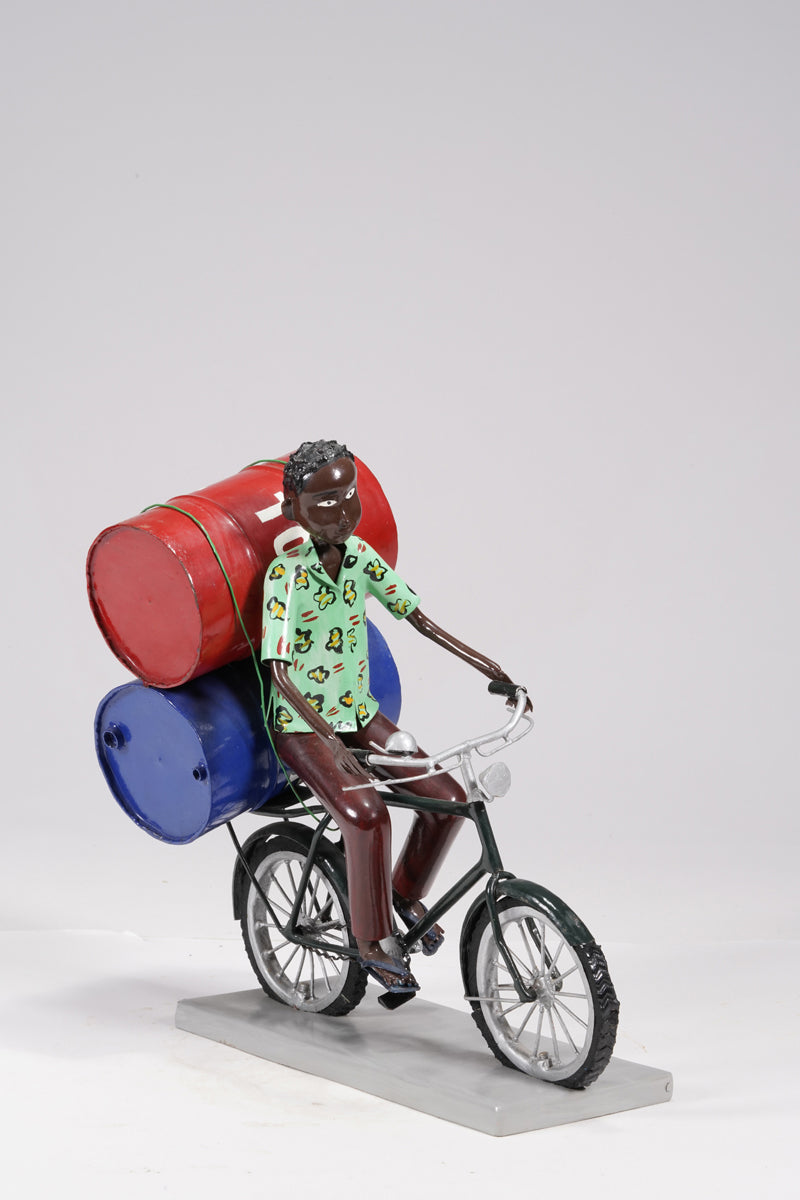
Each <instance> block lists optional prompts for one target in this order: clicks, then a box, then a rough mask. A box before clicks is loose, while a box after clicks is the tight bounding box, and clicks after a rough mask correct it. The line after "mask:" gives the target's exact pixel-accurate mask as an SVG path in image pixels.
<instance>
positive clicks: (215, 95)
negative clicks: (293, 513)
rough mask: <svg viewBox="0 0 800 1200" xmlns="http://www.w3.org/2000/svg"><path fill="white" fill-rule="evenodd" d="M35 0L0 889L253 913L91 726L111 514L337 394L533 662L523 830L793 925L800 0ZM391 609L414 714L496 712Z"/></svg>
mask: <svg viewBox="0 0 800 1200" xmlns="http://www.w3.org/2000/svg"><path fill="white" fill-rule="evenodd" d="M2 20H3V27H4V32H3V36H2V39H0V41H1V42H2V50H1V51H0V53H2V58H3V62H2V72H0V78H1V79H2V88H3V92H4V109H5V112H6V116H7V118H10V119H9V120H8V121H7V123H6V127H5V132H4V135H3V140H4V151H3V176H4V182H3V189H2V193H3V194H2V207H3V212H4V219H3V225H2V227H3V235H4V236H3V241H4V255H3V257H4V270H3V279H4V286H3V289H2V294H3V305H4V311H3V318H2V326H3V332H4V342H5V343H6V345H5V349H4V353H3V368H2V371H3V378H4V385H3V396H4V406H5V413H6V417H5V437H4V438H3V454H4V459H5V466H4V470H3V477H2V484H3V490H4V500H3V504H4V510H5V512H6V513H7V517H8V519H7V537H6V539H5V549H4V560H5V566H4V577H5V587H4V589H3V609H4V611H3V628H4V633H5V647H4V654H5V662H6V672H5V680H6V690H5V694H6V701H5V706H4V708H5V715H4V722H3V733H4V764H5V780H6V784H5V796H6V805H5V820H4V838H3V859H4V861H3V869H2V872H0V888H1V889H2V892H0V900H1V907H0V921H2V925H3V927H4V928H6V929H12V930H20V929H23V930H24V929H37V930H42V929H63V928H77V929H103V930H133V931H135V932H137V933H141V934H145V935H169V936H175V937H197V938H218V937H228V936H232V935H234V934H235V929H234V927H233V926H232V923H231V917H230V911H229V903H228V881H229V874H230V869H231V866H232V856H231V850H230V847H229V843H228V840H227V835H226V834H225V833H224V831H218V832H215V833H213V834H211V835H209V836H208V837H206V838H204V839H201V840H200V841H198V842H197V843H195V844H194V845H192V846H188V847H176V848H173V847H167V846H162V845H160V844H159V843H157V842H156V841H154V840H152V839H150V838H148V837H147V835H145V834H144V833H142V832H141V831H139V830H138V829H137V828H135V827H134V826H133V824H131V823H130V822H129V821H128V819H127V818H126V817H125V816H124V815H123V814H122V813H121V811H120V810H119V809H118V808H117V806H116V804H115V802H114V801H113V799H112V797H111V795H110V793H109V792H108V791H107V789H106V785H105V783H104V781H103V779H102V777H101V775H100V772H99V770H98V768H97V765H96V762H95V759H94V752H93V745H92V721H93V715H94V711H95V708H96V705H97V703H98V702H99V701H100V699H101V698H102V697H103V696H104V694H105V693H106V692H107V691H108V690H109V689H110V688H112V687H113V686H115V685H116V684H118V683H120V682H123V681H124V680H125V679H126V678H128V676H127V674H126V672H125V670H124V669H123V668H122V667H121V666H120V665H119V664H118V663H117V662H116V660H115V659H114V658H113V657H112V655H111V654H110V652H109V651H108V649H107V647H106V645H105V643H104V641H103V639H102V637H101V636H100V634H99V632H98V630H97V629H96V627H95V625H94V622H93V619H92V617H91V614H90V611H89V607H88V604H87V601H86V596H85V589H84V581H83V571H84V561H85V555H86V550H87V549H88V546H89V544H90V543H91V541H92V539H93V538H94V536H95V535H96V533H97V532H99V530H100V529H101V528H103V527H104V526H106V525H109V524H111V523H113V522H115V521H117V520H120V519H122V518H125V517H128V516H131V515H133V514H134V513H135V512H137V511H139V510H140V509H141V508H143V507H144V506H145V505H147V504H150V503H153V502H155V501H159V500H166V499H168V498H169V497H171V496H174V495H177V494H179V493H182V492H187V491H191V490H193V489H194V488H196V487H202V486H204V485H207V484H209V483H212V482H214V481H216V480H218V479H221V478H223V477H225V476H227V475H229V474H232V473H233V472H234V471H235V470H237V469H238V468H240V467H241V466H243V465H245V464H246V463H248V462H250V461H252V460H253V459H256V458H262V457H268V456H272V455H274V454H277V453H280V452H284V451H286V450H288V449H291V448H292V447H293V446H295V445H296V444H297V443H298V442H300V441H301V440H303V439H305V438H317V437H336V438H339V439H342V440H344V441H346V442H347V443H348V444H349V445H350V446H351V448H352V449H353V450H354V451H355V452H356V453H357V454H358V455H359V456H360V457H361V458H363V459H364V460H365V461H366V462H367V463H368V464H369V465H370V467H371V468H372V469H373V471H374V472H375V473H376V474H377V476H378V478H379V479H380V480H381V482H382V484H383V486H384V489H385V491H386V492H387V495H388V497H389V500H390V502H391V504H392V506H393V509H394V512H395V516H396V519H397V523H398V527H399V532H400V557H399V564H398V565H399V568H400V570H401V572H402V573H403V574H404V575H405V577H406V578H407V579H408V580H409V582H411V584H412V585H413V586H414V587H415V588H416V590H417V591H418V592H420V594H421V596H422V599H423V607H424V609H425V611H426V612H428V613H429V614H430V615H431V616H432V617H433V618H434V619H435V620H437V621H438V622H439V623H440V624H442V625H444V626H445V628H448V629H451V630H452V632H454V633H455V634H456V635H458V636H460V637H462V638H463V639H465V640H466V641H468V642H472V644H474V645H476V646H478V647H479V648H480V649H482V650H484V651H485V652H486V653H488V654H491V655H493V656H494V657H496V658H497V659H498V660H499V661H500V662H501V663H502V665H503V666H504V667H505V668H506V669H507V670H508V672H509V673H510V674H511V675H512V676H514V677H517V678H519V679H520V680H522V681H523V682H525V683H527V684H528V686H529V687H530V689H531V692H532V695H533V697H534V701H535V708H536V715H537V729H536V732H535V734H534V736H533V737H532V738H531V739H529V740H528V741H527V742H526V743H525V744H524V746H523V747H520V748H517V749H516V750H514V751H512V752H510V753H509V755H508V761H509V764H510V765H511V767H512V771H513V774H514V788H513V789H512V792H511V794H510V796H509V797H508V798H507V799H506V800H505V801H503V802H500V803H499V804H498V805H497V807H496V818H497V832H498V838H499V840H500V844H501V848H503V849H504V850H505V855H506V861H507V865H508V866H509V867H510V868H512V869H514V870H515V871H516V872H517V873H519V874H522V875H528V876H532V877H533V878H536V879H538V880H540V881H541V882H543V883H545V884H546V885H547V886H549V887H550V888H551V889H553V890H555V891H556V892H559V893H561V894H563V895H564V896H565V898H566V899H568V900H569V902H570V903H571V904H572V905H573V906H574V907H575V908H576V910H577V911H578V912H579V913H580V914H581V915H582V916H583V917H584V918H585V920H586V921H587V923H588V924H589V926H590V928H592V930H593V931H594V932H595V933H596V935H597V936H598V938H599V939H600V940H602V941H603V942H614V941H617V942H650V943H653V944H657V943H660V942H663V943H668V942H680V941H684V940H686V939H689V940H691V939H693V938H705V939H709V938H712V939H713V938H718V939H723V940H724V939H747V938H789V937H797V936H798V913H797V904H796V899H797V889H796V883H795V871H796V868H795V865H794V864H795V859H796V853H797V842H798V829H797V816H796V807H797V806H796V801H797V792H798V788H797V769H796V760H797V752H796V734H795V729H796V726H797V717H798V687H797V650H798V636H797V612H798V599H799V597H798V579H799V577H800V576H799V573H798V565H797V546H798V488H797V439H798V402H797V396H798V382H800V379H799V375H800V372H799V371H798V355H797V337H796V332H797V322H798V284H797V280H798V277H799V274H800V273H799V270H798V268H799V267H800V263H799V262H798V230H797V213H798V211H799V210H800V195H799V194H798V192H799V191H800V188H798V170H797V161H798V160H797V147H798V99H799V97H798V84H797V53H798V14H797V7H796V5H794V4H792V3H790V2H787V3H779V2H770V0H766V2H764V3H760V4H758V5H755V4H753V5H747V4H744V5H729V4H725V3H722V2H721V0H720V2H712V0H693V2H692V3H691V4H689V3H669V4H668V3H660V2H659V3H655V4H650V5H638V4H635V3H625V2H622V0H609V3H606V4H602V5H599V4H598V5H595V4H590V3H575V4H569V3H568V4H564V5H557V6H552V5H547V6H546V5H539V4H535V3H522V2H520V3H515V2H512V0H500V2H499V3H495V4H488V3H476V2H472V0H458V2H455V0H453V2H445V0H426V2H425V3H420V2H419V0H411V2H407V3H403V4H398V3H384V2H380V0H378V2H369V3H367V2H363V0H351V2H348V3H325V2H321V3H316V4H311V3H294V4H290V3H274V2H270V0H261V2H259V3H250V2H236V0H233V2H232V3H228V4H225V5H222V4H219V3H211V2H209V0H186V2H185V3H172V2H169V3H160V2H159V3H151V2H147V0H142V2H139V3H135V4H132V5H127V4H120V3H115V2H112V3H101V2H99V0H94V2H92V0H87V2H83V3H75V4H70V5H60V4H56V3H53V2H48V0H43V2H41V3H36V2H35V0H34V2H30V0H26V3H21V2H18V0H8V2H7V3H6V4H5V5H4V15H3V18H2ZM465 601H469V602H470V603H469V607H468V606H467V604H466V603H465ZM381 616H382V614H379V623H380V624H381V627H382V628H383V629H384V631H385V632H386V633H387V635H388V636H390V638H391V642H392V646H393V648H394V650H395V654H396V657H397V660H398V664H399V667H400V671H401V675H402V678H403V682H404V689H405V701H404V720H405V723H407V724H409V725H410V726H411V727H413V728H414V730H415V731H416V732H417V734H418V736H419V738H420V740H421V741H422V742H423V744H425V745H426V746H428V747H429V748H431V749H433V748H435V747H436V746H437V745H438V746H441V745H442V744H445V743H446V741H447V739H450V738H453V737H456V736H459V735H461V734H464V733H467V732H471V731H473V730H475V729H479V728H481V727H485V726H486V725H488V723H489V722H490V721H491V720H492V719H493V717H495V716H496V715H497V713H498V703H497V701H494V700H492V699H490V698H489V697H488V696H486V695H485V687H484V683H483V681H482V679H481V677H479V676H478V675H474V674H473V673H471V672H469V671H468V670H467V669H466V668H465V667H464V666H463V665H462V664H459V663H458V662H456V660H454V659H450V658H449V656H447V655H445V654H444V653H443V652H442V651H441V650H439V649H438V648H436V647H434V646H432V645H431V644H430V643H428V642H426V641H424V639H421V638H419V637H417V636H416V635H415V634H414V632H413V630H411V629H409V628H404V627H400V626H397V627H396V626H395V625H394V623H393V622H391V621H383V620H381V619H380V618H381ZM249 827H250V826H249V825H248V822H247V821H246V820H245V821H243V822H242V828H243V831H245V832H246V831H247V829H248V828H249ZM473 853H474V851H473V846H472V844H470V843H469V839H468V838H467V836H466V835H464V837H463V840H462V842H460V843H459V844H458V847H457V851H456V852H454V855H453V859H452V866H453V869H455V868H456V867H457V866H458V865H459V864H462V865H463V864H466V862H467V861H468V860H471V858H472V856H473ZM665 1065H669V1064H665Z"/></svg>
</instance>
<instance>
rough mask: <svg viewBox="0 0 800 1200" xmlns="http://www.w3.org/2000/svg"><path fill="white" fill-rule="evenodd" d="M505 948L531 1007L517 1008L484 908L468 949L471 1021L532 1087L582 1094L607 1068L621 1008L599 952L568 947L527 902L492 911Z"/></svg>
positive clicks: (561, 933)
mask: <svg viewBox="0 0 800 1200" xmlns="http://www.w3.org/2000/svg"><path fill="white" fill-rule="evenodd" d="M498 917H499V921H500V926H501V929H502V932H503V940H504V941H505V943H506V947H507V949H508V951H509V953H510V954H511V955H512V956H513V959H514V963H515V965H516V967H517V969H518V971H519V974H520V976H521V978H522V980H523V982H524V984H525V986H526V987H527V988H530V989H531V990H532V991H533V993H534V998H533V1000H531V1001H521V1000H520V998H519V996H518V995H517V991H516V988H515V986H514V983H513V980H512V977H511V972H510V971H509V969H508V967H507V966H506V963H505V961H504V959H503V954H502V952H501V949H500V946H499V945H498V941H497V938H496V937H495V933H494V929H493V928H492V924H491V921H490V918H489V910H488V908H486V907H485V908H484V909H483V911H482V913H481V914H480V916H479V917H478V920H477V922H476V924H475V928H474V930H473V933H472V937H471V939H470V943H469V946H468V948H467V955H466V962H465V972H464V983H465V986H466V989H467V998H468V1000H469V1002H470V1004H471V1006H472V1016H473V1018H474V1020H475V1023H476V1024H477V1026H478V1028H479V1029H480V1031H481V1033H482V1034H483V1037H484V1039H485V1040H486V1042H487V1043H488V1045H489V1046H490V1048H491V1050H492V1052H493V1053H494V1055H495V1057H496V1058H498V1059H499V1061H500V1062H502V1063H503V1064H504V1065H505V1066H507V1067H512V1068H514V1069H515V1070H518V1071H524V1072H525V1073H526V1074H527V1075H533V1076H534V1077H536V1078H537V1079H544V1080H547V1081H549V1082H551V1083H558V1084H561V1085H562V1086H563V1087H569V1088H584V1087H587V1086H588V1085H589V1084H590V1083H593V1082H594V1080H595V1079H597V1078H598V1076H599V1075H600V1074H601V1072H602V1071H603V1070H604V1069H605V1068H606V1066H607V1065H608V1063H609V1061H610V1059H611V1054H612V1051H613V1049H614V1042H615V1040H616V1033H617V1024H618V1021H619V1001H618V1000H617V996H616V993H615V991H614V986H613V984H612V982H611V978H610V976H609V973H608V966H607V964H606V960H605V957H604V955H603V952H602V950H601V949H600V947H599V946H598V945H596V944H595V943H594V942H591V943H588V944H586V945H583V946H571V945H570V944H569V940H568V937H567V933H566V931H565V930H564V929H562V928H561V927H560V925H559V923H558V921H557V919H556V918H554V917H553V916H552V915H549V916H545V915H544V914H543V913H541V912H539V911H538V910H537V909H536V907H535V906H534V905H533V904H532V903H531V902H530V901H524V900H516V899H511V898H506V899H504V900H501V901H500V903H499V905H498Z"/></svg>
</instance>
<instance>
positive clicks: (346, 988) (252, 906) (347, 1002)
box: [241, 834, 367, 1017]
mask: <svg viewBox="0 0 800 1200" xmlns="http://www.w3.org/2000/svg"><path fill="white" fill-rule="evenodd" d="M332 854H338V851H335V850H333V848H331V849H330V851H329V852H328V855H327V857H320V858H317V860H316V861H315V863H314V866H313V867H312V869H311V874H310V876H309V879H308V883H307V884H306V886H305V889H304V895H303V900H302V904H301V908H300V915H299V918H298V924H299V932H301V933H302V934H304V935H305V936H307V937H309V938H313V939H314V940H315V941H316V942H319V943H322V947H321V948H319V949H308V948H306V947H303V946H299V945H297V944H296V943H293V942H290V941H289V940H288V939H287V938H286V937H285V935H284V934H283V932H282V929H281V926H283V925H285V924H286V922H287V921H288V919H289V915H290V913H291V911H292V906H293V904H294V902H295V898H296V896H297V893H298V888H299V885H300V877H301V873H302V870H303V867H304V866H305V861H306V848H305V847H304V846H303V845H302V844H301V843H300V842H299V841H295V840H294V839H292V838H291V837H287V836H285V835H281V834H278V835H276V836H274V837H271V838H268V839H267V841H266V842H264V843H263V844H262V845H261V846H259V847H258V849H257V851H256V853H255V855H254V856H253V858H252V859H251V869H252V871H253V874H254V875H255V878H256V879H257V880H258V883H259V885H260V887H261V889H262V891H263V892H264V895H265V896H266V897H267V899H268V900H269V902H270V905H271V907H272V909H273V911H274V913H275V916H276V917H277V918H278V921H279V922H280V924H276V923H275V921H274V920H273V918H272V916H271V915H270V913H269V910H268V909H267V907H266V905H265V904H264V901H263V900H262V898H261V896H260V895H259V893H258V891H257V889H256V888H255V887H254V886H253V883H252V881H251V880H249V879H248V880H247V885H246V886H247V891H246V894H245V898H244V905H243V908H242V918H241V926H242V937H243V938H244V944H245V948H246V950H247V955H248V958H249V959H250V963H251V965H252V967H253V970H254V971H255V973H256V975H257V977H258V979H259V982H260V983H261V986H262V987H263V989H264V991H265V992H266V993H267V994H268V995H269V996H272V998H273V999H274V1000H278V1001H280V1003H281V1004H287V1005H289V1007H290V1008H297V1009H302V1010H303V1011H304V1012H315V1013H325V1014H326V1015H327V1016H329V1017H341V1016H345V1015H346V1014H347V1013H349V1012H351V1011H352V1010H353V1009H354V1008H355V1006H356V1005H357V1004H358V1002H359V1001H360V1000H361V999H362V998H363V996H364V993H365V992H366V989H367V976H366V972H365V971H364V970H363V969H362V968H361V967H360V966H359V965H358V962H357V960H356V959H354V958H351V957H349V956H345V957H343V956H342V955H341V951H342V950H346V949H347V948H353V947H355V939H354V938H353V935H352V933H351V931H350V912H349V908H348V904H347V893H346V891H345V888H344V886H343V884H342V883H341V882H340V880H343V879H344V877H345V869H344V858H343V856H342V855H338V857H339V858H340V859H341V862H340V863H338V862H333V861H331V855H332ZM337 875H338V877H339V878H337Z"/></svg>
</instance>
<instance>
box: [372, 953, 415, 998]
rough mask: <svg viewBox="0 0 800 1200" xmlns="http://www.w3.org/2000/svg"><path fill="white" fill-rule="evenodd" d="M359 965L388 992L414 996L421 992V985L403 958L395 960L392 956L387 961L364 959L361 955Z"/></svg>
mask: <svg viewBox="0 0 800 1200" xmlns="http://www.w3.org/2000/svg"><path fill="white" fill-rule="evenodd" d="M358 965H359V966H360V967H363V968H364V970H365V971H366V972H367V974H368V975H369V976H370V977H371V978H372V979H374V980H376V982H377V983H379V984H380V985H381V987H384V988H386V991H387V992H392V993H393V994H395V995H397V994H410V995H411V996H413V995H414V993H415V992H418V991H419V984H418V983H417V981H416V979H415V978H414V976H413V975H412V974H411V972H410V971H409V969H408V967H407V966H406V964H405V963H404V962H403V960H402V958H394V957H393V956H391V955H389V956H388V957H387V958H386V959H378V958H362V957H361V956H360V955H359V958H358ZM387 976H388V977H389V978H388V979H387Z"/></svg>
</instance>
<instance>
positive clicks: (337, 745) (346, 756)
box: [326, 734, 372, 783]
mask: <svg viewBox="0 0 800 1200" xmlns="http://www.w3.org/2000/svg"><path fill="white" fill-rule="evenodd" d="M326 740H328V739H326ZM329 745H330V748H331V751H332V753H333V757H334V760H335V762H336V766H337V767H338V768H339V770H340V771H341V772H342V773H343V774H344V775H352V776H353V777H354V781H355V780H358V779H368V780H369V781H370V783H371V782H372V776H371V775H370V774H369V773H368V772H367V771H366V770H365V769H364V768H363V767H362V765H361V763H360V762H359V761H358V759H357V758H356V757H355V756H354V755H353V754H351V753H350V751H349V750H348V749H347V746H345V744H344V742H343V741H342V740H341V739H340V738H338V737H337V736H336V734H333V735H332V736H331V738H330V739H329Z"/></svg>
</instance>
